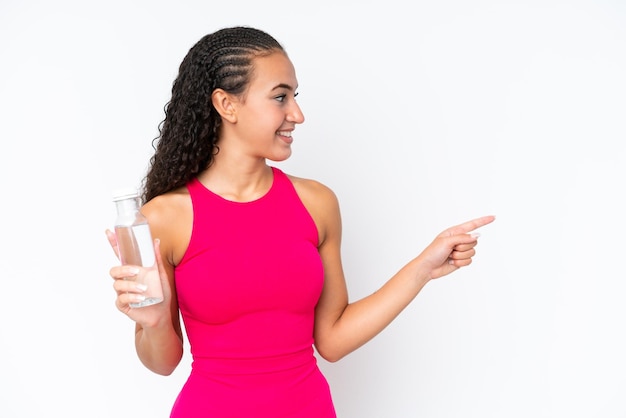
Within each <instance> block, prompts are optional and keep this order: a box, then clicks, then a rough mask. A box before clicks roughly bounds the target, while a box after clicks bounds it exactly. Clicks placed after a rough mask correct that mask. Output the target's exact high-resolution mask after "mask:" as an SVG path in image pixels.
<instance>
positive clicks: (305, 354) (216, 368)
mask: <svg viewBox="0 0 626 418" xmlns="http://www.w3.org/2000/svg"><path fill="white" fill-rule="evenodd" d="M191 366H192V370H193V372H196V373H200V374H202V375H216V374H217V375H258V374H266V373H281V372H288V371H290V370H294V369H307V368H313V369H314V368H317V359H316V358H315V355H314V353H313V347H307V348H305V349H302V350H299V351H295V352H290V353H285V354H278V355H266V356H256V357H243V356H241V357H234V356H233V357H211V356H206V355H205V356H199V355H194V356H193V362H192V365H191Z"/></svg>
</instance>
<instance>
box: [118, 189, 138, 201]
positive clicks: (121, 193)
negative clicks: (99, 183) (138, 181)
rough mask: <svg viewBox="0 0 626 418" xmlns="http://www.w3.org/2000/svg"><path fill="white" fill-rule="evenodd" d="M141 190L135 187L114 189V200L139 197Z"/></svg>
mask: <svg viewBox="0 0 626 418" xmlns="http://www.w3.org/2000/svg"><path fill="white" fill-rule="evenodd" d="M138 196H139V191H138V190H137V189H136V188H134V187H121V188H119V189H115V190H113V201H114V202H117V201H118V200H123V199H130V198H133V197H138Z"/></svg>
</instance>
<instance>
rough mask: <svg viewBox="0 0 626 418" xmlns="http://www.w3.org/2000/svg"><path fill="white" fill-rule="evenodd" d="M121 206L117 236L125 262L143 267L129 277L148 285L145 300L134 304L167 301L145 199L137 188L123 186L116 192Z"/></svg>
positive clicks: (139, 306)
mask: <svg viewBox="0 0 626 418" xmlns="http://www.w3.org/2000/svg"><path fill="white" fill-rule="evenodd" d="M113 202H115V207H116V209H117V218H116V220H115V236H116V238H117V246H118V249H119V255H120V261H121V262H122V264H124V265H127V264H130V265H134V266H139V267H141V268H140V269H139V270H140V271H139V273H137V275H136V276H134V277H129V278H127V280H134V281H136V282H138V283H141V284H143V285H145V286H147V289H146V291H145V292H143V294H142V296H145V299H144V300H142V301H141V302H136V303H131V304H130V307H131V308H141V307H143V306H149V305H153V304H155V303H159V302H162V301H163V289H162V287H161V279H160V278H159V270H158V267H157V264H156V259H155V256H154V246H153V240H152V234H151V233H150V227H149V225H148V220H147V219H146V217H145V216H143V214H142V213H141V211H140V206H141V201H140V197H139V193H138V192H137V190H136V189H119V190H116V191H115V192H114V193H113Z"/></svg>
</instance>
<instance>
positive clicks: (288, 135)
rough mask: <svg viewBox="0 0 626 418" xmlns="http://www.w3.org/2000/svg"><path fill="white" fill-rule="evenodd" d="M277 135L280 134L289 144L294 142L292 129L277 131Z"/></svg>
mask: <svg viewBox="0 0 626 418" xmlns="http://www.w3.org/2000/svg"><path fill="white" fill-rule="evenodd" d="M276 135H278V136H280V137H281V139H282V140H283V141H285V142H286V143H287V144H291V143H292V142H293V138H292V137H291V131H277V132H276Z"/></svg>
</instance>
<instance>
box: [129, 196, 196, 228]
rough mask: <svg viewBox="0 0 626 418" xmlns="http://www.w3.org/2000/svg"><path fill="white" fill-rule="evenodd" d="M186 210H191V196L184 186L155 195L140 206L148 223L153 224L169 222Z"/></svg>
mask: <svg viewBox="0 0 626 418" xmlns="http://www.w3.org/2000/svg"><path fill="white" fill-rule="evenodd" d="M186 210H191V198H190V196H189V192H188V191H187V188H186V187H181V188H178V189H176V190H172V191H171V192H167V193H165V194H162V195H160V196H156V197H155V198H153V199H152V200H150V201H149V202H148V203H146V204H145V205H144V206H143V207H142V208H141V211H142V213H143V214H144V215H145V216H146V217H148V220H149V221H150V223H153V224H155V225H156V224H161V223H169V222H171V221H172V219H173V218H176V217H178V216H181V215H182V214H183V213H184V212H185V211H186Z"/></svg>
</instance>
